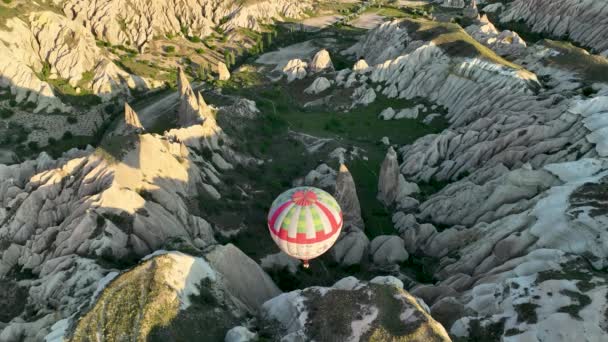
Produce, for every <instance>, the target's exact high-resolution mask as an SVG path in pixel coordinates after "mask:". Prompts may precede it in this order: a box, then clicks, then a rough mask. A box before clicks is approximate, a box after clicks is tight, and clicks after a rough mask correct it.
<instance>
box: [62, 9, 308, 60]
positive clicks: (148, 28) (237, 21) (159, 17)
mask: <svg viewBox="0 0 608 342" xmlns="http://www.w3.org/2000/svg"><path fill="white" fill-rule="evenodd" d="M62 6H63V10H64V13H66V15H68V16H69V17H70V19H72V20H74V21H75V22H79V23H83V24H84V26H85V27H90V28H92V32H93V34H94V35H95V38H96V39H98V40H103V41H107V42H110V43H111V44H112V45H125V46H130V47H133V48H136V49H138V50H139V51H143V50H144V49H145V48H146V47H147V46H148V45H149V44H150V42H151V41H152V40H153V39H154V36H165V35H168V34H176V33H177V34H182V27H187V28H188V31H187V32H186V33H188V35H189V36H196V37H199V38H204V37H206V36H208V35H209V34H211V33H212V32H213V29H214V28H215V27H218V26H220V23H221V22H223V21H225V19H224V18H227V19H228V20H227V21H225V22H224V23H223V24H222V25H221V26H222V28H223V29H224V30H230V29H233V28H239V27H243V28H248V29H253V30H258V29H260V25H261V24H264V23H268V22H270V21H271V20H272V19H273V18H280V17H290V18H297V17H300V16H302V15H303V13H304V11H306V10H307V9H310V8H311V2H309V1H295V0H280V1H270V0H263V1H256V2H253V3H245V4H244V5H242V4H240V3H239V2H234V1H219V2H218V1H213V0H203V1H193V0H188V1H175V0H160V1H154V2H149V1H146V0H134V1H129V2H124V1H120V0H111V1H107V2H103V3H100V2H98V1H94V0H66V1H63V3H62ZM125 14H128V15H126V16H125ZM125 19H126V20H125ZM223 19H224V20H223ZM121 20H122V21H121Z"/></svg>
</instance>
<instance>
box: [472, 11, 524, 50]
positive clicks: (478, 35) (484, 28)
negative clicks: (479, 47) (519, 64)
mask: <svg viewBox="0 0 608 342" xmlns="http://www.w3.org/2000/svg"><path fill="white" fill-rule="evenodd" d="M466 31H467V33H468V34H470V35H471V37H473V38H475V40H477V41H478V42H480V43H482V44H483V45H485V46H487V47H489V48H490V49H492V50H494V51H496V53H497V54H499V55H501V56H510V57H518V56H520V55H521V54H522V53H523V52H524V50H525V48H526V47H527V45H526V42H525V41H524V40H523V39H522V38H521V37H520V36H519V35H518V34H517V33H516V32H513V31H509V30H505V31H502V32H499V31H498V30H497V29H496V27H495V26H494V25H493V24H492V23H491V22H490V21H489V20H488V19H487V16H485V15H484V17H483V18H482V20H481V21H480V22H479V23H478V24H474V25H470V26H467V28H466Z"/></svg>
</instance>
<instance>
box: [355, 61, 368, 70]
mask: <svg viewBox="0 0 608 342" xmlns="http://www.w3.org/2000/svg"><path fill="white" fill-rule="evenodd" d="M368 69H369V65H367V62H366V61H365V59H359V60H358V61H357V63H355V65H354V66H353V71H357V72H366V71H367V70H368Z"/></svg>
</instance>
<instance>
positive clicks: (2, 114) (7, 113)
mask: <svg viewBox="0 0 608 342" xmlns="http://www.w3.org/2000/svg"><path fill="white" fill-rule="evenodd" d="M13 114H15V112H13V111H12V110H11V109H8V108H2V109H0V118H2V119H8V118H10V117H11V116H13Z"/></svg>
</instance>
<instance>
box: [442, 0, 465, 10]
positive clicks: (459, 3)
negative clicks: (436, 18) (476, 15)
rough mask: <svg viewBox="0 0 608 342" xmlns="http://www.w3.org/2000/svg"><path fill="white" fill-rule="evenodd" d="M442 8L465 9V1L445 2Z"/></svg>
mask: <svg viewBox="0 0 608 342" xmlns="http://www.w3.org/2000/svg"><path fill="white" fill-rule="evenodd" d="M441 6H442V7H452V8H464V6H465V3H464V0H443V3H442V4H441Z"/></svg>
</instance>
